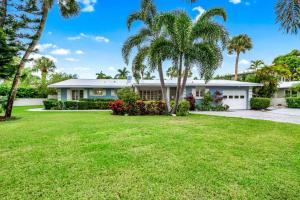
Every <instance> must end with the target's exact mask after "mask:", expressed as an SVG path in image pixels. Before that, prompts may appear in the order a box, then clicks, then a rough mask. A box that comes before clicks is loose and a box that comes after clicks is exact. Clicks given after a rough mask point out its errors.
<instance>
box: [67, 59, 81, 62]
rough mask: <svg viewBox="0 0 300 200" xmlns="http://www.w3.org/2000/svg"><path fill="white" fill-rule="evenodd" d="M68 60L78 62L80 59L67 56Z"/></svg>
mask: <svg viewBox="0 0 300 200" xmlns="http://www.w3.org/2000/svg"><path fill="white" fill-rule="evenodd" d="M66 61H69V62H78V61H79V60H78V59H76V58H66Z"/></svg>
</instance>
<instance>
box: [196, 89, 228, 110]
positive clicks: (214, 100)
mask: <svg viewBox="0 0 300 200" xmlns="http://www.w3.org/2000/svg"><path fill="white" fill-rule="evenodd" d="M222 100H223V95H222V93H221V92H219V91H216V92H215V94H214V96H212V95H211V93H210V92H206V93H205V95H204V98H203V100H202V102H201V103H200V104H198V105H197V106H196V108H197V110H199V111H227V110H229V106H228V105H223V104H222Z"/></svg>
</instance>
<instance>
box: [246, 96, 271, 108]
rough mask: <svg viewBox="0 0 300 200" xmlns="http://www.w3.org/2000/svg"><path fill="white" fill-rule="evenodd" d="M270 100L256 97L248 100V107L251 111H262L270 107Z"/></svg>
mask: <svg viewBox="0 0 300 200" xmlns="http://www.w3.org/2000/svg"><path fill="white" fill-rule="evenodd" d="M270 104H271V99H270V98H261V97H256V98H252V99H251V100H250V107H251V109H252V110H263V109H267V108H268V107H270Z"/></svg>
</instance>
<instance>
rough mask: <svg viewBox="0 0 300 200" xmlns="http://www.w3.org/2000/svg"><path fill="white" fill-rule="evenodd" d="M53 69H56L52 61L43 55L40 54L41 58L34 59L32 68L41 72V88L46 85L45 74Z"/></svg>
mask: <svg viewBox="0 0 300 200" xmlns="http://www.w3.org/2000/svg"><path fill="white" fill-rule="evenodd" d="M55 69H56V66H55V64H54V62H53V61H52V60H50V59H49V58H46V57H44V56H42V57H41V58H38V59H37V60H35V61H34V65H33V68H32V70H33V71H34V72H38V71H40V72H41V77H42V83H41V88H46V87H47V75H48V74H49V73H50V72H54V70H55Z"/></svg>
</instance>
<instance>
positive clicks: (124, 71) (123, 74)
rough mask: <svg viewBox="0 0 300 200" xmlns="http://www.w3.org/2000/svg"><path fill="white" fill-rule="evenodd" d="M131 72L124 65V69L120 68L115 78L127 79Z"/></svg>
mask: <svg viewBox="0 0 300 200" xmlns="http://www.w3.org/2000/svg"><path fill="white" fill-rule="evenodd" d="M129 73H130V72H129V71H128V70H127V68H126V67H124V68H123V69H118V73H117V74H116V76H115V79H127V77H128V75H129Z"/></svg>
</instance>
